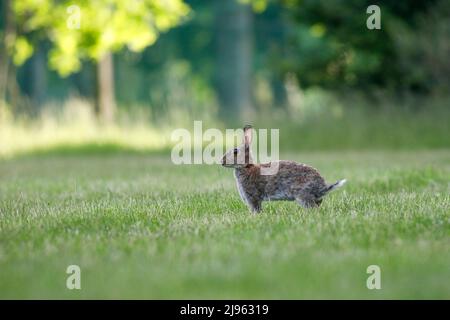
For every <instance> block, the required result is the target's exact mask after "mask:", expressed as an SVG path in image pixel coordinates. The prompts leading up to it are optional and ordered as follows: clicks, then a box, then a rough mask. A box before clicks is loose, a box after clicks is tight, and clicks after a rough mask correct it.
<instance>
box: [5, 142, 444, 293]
mask: <svg viewBox="0 0 450 320" xmlns="http://www.w3.org/2000/svg"><path fill="white" fill-rule="evenodd" d="M283 158H285V159H286V158H288V159H293V160H297V161H300V162H305V163H308V164H310V165H313V166H314V167H316V168H318V169H319V170H320V171H321V173H322V174H323V175H324V176H325V177H326V179H327V180H328V181H329V182H334V181H336V180H337V179H339V178H347V179H348V184H347V185H346V186H345V187H344V188H342V189H340V190H338V191H336V192H334V193H332V194H331V195H330V196H329V197H328V198H327V199H325V201H324V203H323V206H322V207H321V208H320V209H314V210H309V211H307V210H304V209H302V208H300V207H298V206H297V205H296V204H295V203H293V202H276V203H271V204H268V203H265V206H264V208H263V212H262V213H261V214H260V215H258V216H252V215H250V214H249V212H248V211H247V208H246V207H245V206H244V204H243V203H241V201H240V199H239V196H238V193H237V191H236V188H235V182H234V179H233V176H232V171H231V170H229V169H224V168H221V167H218V166H206V165H205V166H199V165H197V166H194V165H190V166H174V165H172V164H171V162H170V157H169V156H164V155H140V154H131V155H127V154H123V153H122V154H110V155H101V154H88V155H40V156H28V157H22V158H18V159H13V160H2V161H0V298H227V299H228V298H270V299H278V298H287V299H297V298H401V299H404V298H405V299H409V298H447V299H448V298H450V196H449V193H450V192H449V191H450V190H449V189H450V186H449V182H450V151H448V150H447V151H420V152H413V151H411V152H406V151H404V152H403V151H402V152H392V151H391V152H349V153H331V152H316V153H307V152H303V153H292V154H284V155H283ZM71 264H76V265H79V266H80V267H81V272H82V273H81V286H82V289H81V290H78V291H77V290H72V291H71V290H68V289H67V288H66V278H67V276H68V275H67V274H66V268H67V266H68V265H71ZM372 264H376V265H379V266H380V267H381V272H382V284H381V285H382V289H381V290H368V289H367V288H366V279H367V277H368V276H369V275H368V274H366V268H367V266H369V265H372Z"/></svg>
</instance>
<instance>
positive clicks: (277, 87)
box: [270, 75, 287, 109]
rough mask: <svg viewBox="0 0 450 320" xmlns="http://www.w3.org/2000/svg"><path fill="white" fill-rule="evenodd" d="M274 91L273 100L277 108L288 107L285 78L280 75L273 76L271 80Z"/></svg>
mask: <svg viewBox="0 0 450 320" xmlns="http://www.w3.org/2000/svg"><path fill="white" fill-rule="evenodd" d="M270 85H271V87H272V93H273V102H274V105H275V108H280V109H286V107H287V92H286V87H285V85H284V81H283V79H281V77H279V76H276V75H274V76H272V79H271V81H270Z"/></svg>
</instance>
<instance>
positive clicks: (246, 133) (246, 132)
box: [244, 124, 253, 146]
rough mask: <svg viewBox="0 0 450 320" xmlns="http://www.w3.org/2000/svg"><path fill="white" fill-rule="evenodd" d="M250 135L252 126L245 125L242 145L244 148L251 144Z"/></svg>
mask: <svg viewBox="0 0 450 320" xmlns="http://www.w3.org/2000/svg"><path fill="white" fill-rule="evenodd" d="M252 134H253V130H252V126H251V125H249V124H247V125H246V126H245V127H244V144H245V145H246V146H249V145H250V144H251V143H252Z"/></svg>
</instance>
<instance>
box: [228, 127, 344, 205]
mask: <svg viewBox="0 0 450 320" xmlns="http://www.w3.org/2000/svg"><path fill="white" fill-rule="evenodd" d="M251 142H252V127H251V126H250V125H247V126H245V127H244V141H243V144H242V145H241V146H239V147H238V148H234V149H232V150H230V151H228V152H227V153H225V155H224V156H223V158H222V166H224V167H228V168H234V176H235V178H236V182H237V187H238V190H239V194H240V195H241V198H242V200H243V201H244V202H245V203H246V204H247V205H248V207H249V208H250V210H251V211H252V212H255V213H257V212H260V211H261V203H262V201H264V200H268V201H272V200H288V201H293V200H295V201H297V202H298V203H299V204H300V205H301V206H303V207H305V208H313V207H318V206H319V205H320V204H321V203H322V198H323V196H325V195H326V194H327V193H328V192H330V191H332V190H334V189H336V188H338V187H341V186H342V185H344V183H345V182H346V180H345V179H342V180H339V181H338V182H336V183H333V184H330V185H329V184H326V183H325V180H324V179H323V178H322V176H321V175H320V174H319V172H318V171H317V170H316V169H314V168H312V167H309V166H307V165H305V164H301V163H296V162H294V161H285V160H281V161H276V162H270V163H266V164H254V163H253V160H252V156H251V152H250V144H251ZM271 166H275V167H276V168H277V169H278V170H277V171H276V172H274V174H271V175H264V174H261V170H264V169H268V168H270V167H271Z"/></svg>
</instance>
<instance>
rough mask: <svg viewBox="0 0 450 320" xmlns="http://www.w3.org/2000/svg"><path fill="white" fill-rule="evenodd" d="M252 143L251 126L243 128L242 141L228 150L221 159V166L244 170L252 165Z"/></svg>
mask: <svg viewBox="0 0 450 320" xmlns="http://www.w3.org/2000/svg"><path fill="white" fill-rule="evenodd" d="M251 143H252V126H251V125H246V126H245V127H244V139H243V142H242V144H241V145H240V146H238V147H236V148H233V149H231V150H228V152H227V153H225V154H224V155H223V157H222V166H224V167H227V168H244V167H246V166H248V165H249V164H252V163H253V159H252V155H251V152H250V145H251Z"/></svg>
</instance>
